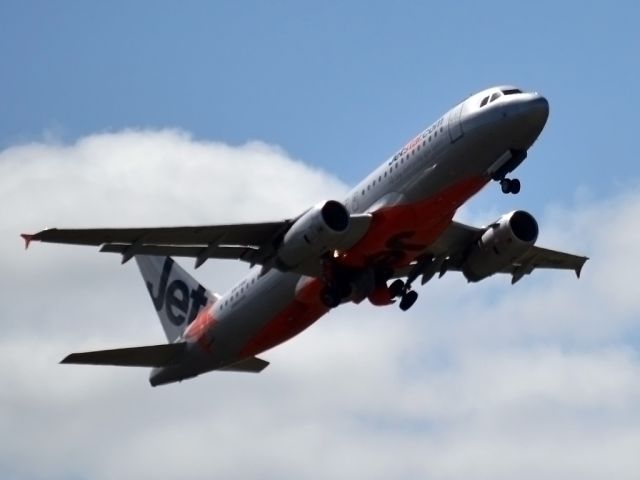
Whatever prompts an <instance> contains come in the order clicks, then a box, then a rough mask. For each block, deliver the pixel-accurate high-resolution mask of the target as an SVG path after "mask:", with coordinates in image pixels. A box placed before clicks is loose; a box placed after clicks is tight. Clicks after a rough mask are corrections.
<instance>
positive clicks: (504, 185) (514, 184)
mask: <svg viewBox="0 0 640 480" xmlns="http://www.w3.org/2000/svg"><path fill="white" fill-rule="evenodd" d="M500 188H501V189H502V193H513V194H514V195H515V194H517V193H519V192H520V180H518V179H517V178H512V179H511V178H503V179H502V180H500Z"/></svg>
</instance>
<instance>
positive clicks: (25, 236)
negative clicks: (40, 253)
mask: <svg viewBox="0 0 640 480" xmlns="http://www.w3.org/2000/svg"><path fill="white" fill-rule="evenodd" d="M20 236H21V237H22V239H23V240H24V249H25V250H27V249H28V248H29V245H30V244H31V241H32V240H33V237H34V236H35V235H33V234H30V233H21V234H20Z"/></svg>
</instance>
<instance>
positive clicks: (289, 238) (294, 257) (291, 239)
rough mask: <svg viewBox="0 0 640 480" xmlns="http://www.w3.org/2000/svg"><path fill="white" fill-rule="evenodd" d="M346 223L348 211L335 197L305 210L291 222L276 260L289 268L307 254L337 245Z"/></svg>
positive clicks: (318, 253) (344, 232)
mask: <svg viewBox="0 0 640 480" xmlns="http://www.w3.org/2000/svg"><path fill="white" fill-rule="evenodd" d="M349 225H350V217H349V212H348V211H347V209H346V208H345V206H344V205H343V204H342V203H340V202H337V201H335V200H329V201H326V202H322V203H319V204H317V205H315V206H314V207H312V208H311V209H309V210H307V211H306V212H305V213H304V214H303V215H302V216H301V217H300V218H298V220H296V222H295V223H294V224H293V225H292V226H291V228H290V229H289V230H288V231H287V233H286V234H285V235H284V238H283V239H282V243H281V245H280V247H279V248H278V253H277V264H278V267H279V268H281V269H282V270H292V269H294V268H296V267H297V266H299V265H301V264H302V263H304V262H305V261H307V260H309V259H311V258H317V257H318V256H320V255H322V254H323V253H325V252H327V251H329V250H332V249H335V248H337V247H338V246H339V245H340V244H341V241H342V240H343V237H344V236H345V235H346V232H347V230H348V229H349Z"/></svg>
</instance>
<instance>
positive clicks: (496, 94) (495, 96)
mask: <svg viewBox="0 0 640 480" xmlns="http://www.w3.org/2000/svg"><path fill="white" fill-rule="evenodd" d="M499 97H500V92H496V93H494V94H493V95H491V100H489V101H490V102H493V101H494V100H495V99H496V98H499Z"/></svg>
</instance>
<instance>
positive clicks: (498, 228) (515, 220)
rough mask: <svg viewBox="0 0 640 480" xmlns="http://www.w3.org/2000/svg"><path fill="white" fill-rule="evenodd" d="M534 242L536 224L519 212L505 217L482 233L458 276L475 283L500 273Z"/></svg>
mask: <svg viewBox="0 0 640 480" xmlns="http://www.w3.org/2000/svg"><path fill="white" fill-rule="evenodd" d="M537 239H538V222H536V220H535V218H533V216H532V215H531V214H530V213H527V212H525V211H522V210H516V211H515V212H511V213H507V214H506V215H503V216H502V217H500V218H499V219H498V220H497V221H496V222H495V223H494V224H492V225H491V226H490V227H489V228H487V229H486V230H485V232H484V233H483V234H482V236H481V237H480V238H479V239H478V241H477V242H476V243H475V244H474V245H473V246H472V247H471V248H470V249H469V252H468V254H467V257H466V260H465V261H464V263H463V265H462V273H464V276H465V277H466V278H467V280H469V281H470V282H477V281H479V280H482V279H483V278H486V277H489V276H491V275H493V274H495V273H498V272H500V271H501V270H503V269H504V268H506V267H508V266H509V265H511V264H512V263H513V262H514V261H516V260H517V259H518V258H520V257H521V256H522V255H524V254H525V253H526V252H527V251H528V250H529V249H530V248H531V247H532V246H533V245H534V244H535V243H536V240H537Z"/></svg>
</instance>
